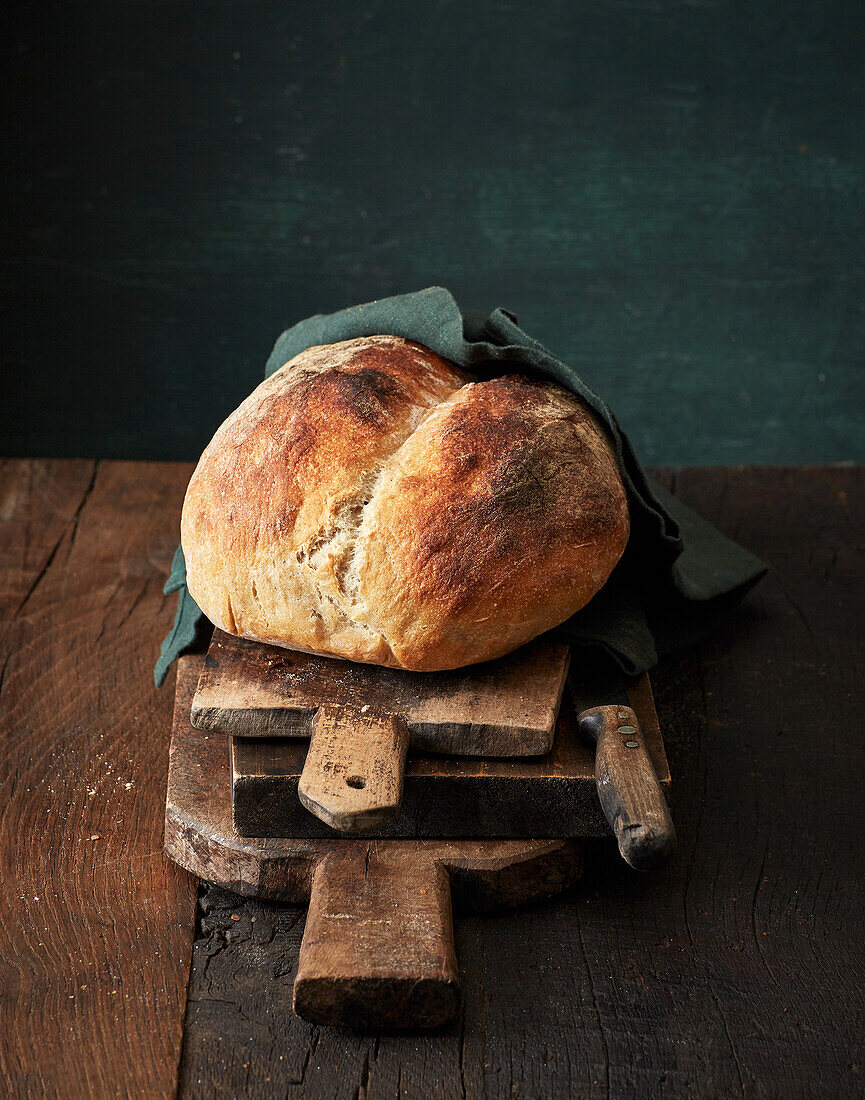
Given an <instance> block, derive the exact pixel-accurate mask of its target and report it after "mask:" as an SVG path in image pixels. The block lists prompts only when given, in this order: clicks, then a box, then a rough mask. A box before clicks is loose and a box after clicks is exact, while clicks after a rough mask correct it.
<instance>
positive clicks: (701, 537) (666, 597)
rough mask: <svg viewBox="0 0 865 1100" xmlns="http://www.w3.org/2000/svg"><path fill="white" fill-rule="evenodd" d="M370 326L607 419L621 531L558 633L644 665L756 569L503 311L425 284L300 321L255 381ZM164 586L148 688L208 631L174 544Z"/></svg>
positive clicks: (623, 661) (698, 627) (747, 583)
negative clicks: (623, 496) (601, 570)
mask: <svg viewBox="0 0 865 1100" xmlns="http://www.w3.org/2000/svg"><path fill="white" fill-rule="evenodd" d="M379 333H389V334H391V335H394V336H403V337H405V338H406V339H408V340H415V341H416V342H417V343H419V344H424V345H426V347H428V348H432V349H433V351H437V352H438V353H439V354H440V355H443V356H444V357H445V358H446V359H450V360H451V361H452V362H454V363H456V364H458V365H459V366H461V367H465V368H466V369H467V370H468V371H469V372H470V373H472V374H473V375H475V376H477V377H479V378H490V377H497V376H498V375H501V374H503V373H507V372H515V371H519V372H522V373H525V374H529V375H541V376H543V377H547V378H552V379H554V380H555V381H556V382H558V383H559V384H560V385H562V386H564V387H565V388H566V389H569V390H571V391H572V392H573V393H575V394H577V395H578V396H580V397H581V398H582V399H583V400H584V401H585V402H586V403H587V404H588V405H589V406H590V407H591V408H592V409H593V410H594V412H595V414H596V415H597V416H598V418H599V419H600V420H602V421H603V423H604V424H605V425H606V427H607V430H608V432H609V434H610V438H611V440H612V444H613V447H614V449H615V453H616V458H617V460H618V463H619V469H620V470H621V474H622V479H623V481H624V483H625V487H626V489H627V492H628V499H629V503H630V511H631V535H630V539H629V542H628V546H627V549H626V551H625V553H624V555H623V557H622V559H621V561H620V562H619V564H618V565H617V567H616V569H615V570H614V571H613V574H612V576H611V577H610V579H609V580H608V581H607V583H606V585H605V586H604V587H603V588H602V589H601V591H600V592H599V593H598V594H597V595H596V596H595V598H594V599H593V600H592V601H591V602H590V603H589V604H588V605H587V606H586V607H584V608H583V609H582V611H579V612H577V614H576V615H574V616H573V617H572V618H570V619H569V620H568V621H567V622H566V623H564V624H563V625H562V626H560V627H558V628H557V629H558V632H559V633H560V634H562V635H563V636H565V637H566V638H568V639H569V640H570V641H571V642H573V643H575V644H577V645H581V646H592V647H595V648H597V649H601V650H603V651H604V652H606V653H607V654H609V656H610V657H612V658H613V659H614V660H615V661H616V662H617V663H618V664H619V665H620V666H621V668H622V669H623V670H624V671H625V672H626V673H628V674H631V675H635V674H637V673H639V672H644V671H646V669H649V668H651V667H652V666H653V665H654V664H656V663H657V661H658V657H659V656H660V655H661V654H663V653H665V652H668V651H670V650H672V649H675V648H678V647H679V646H681V645H684V644H688V643H689V642H691V641H693V640H695V639H696V638H698V637H700V636H702V635H704V634H706V633H708V632H709V631H710V630H711V629H712V628H713V626H714V625H715V623H716V622H717V621H718V620H719V619H720V618H721V617H722V616H723V615H724V614H726V613H727V612H728V611H729V610H730V609H731V608H732V606H733V605H734V604H735V603H736V602H737V601H738V600H739V599H740V598H741V597H742V596H743V595H744V594H745V592H747V591H748V589H749V588H751V587H752V586H753V585H754V584H756V582H757V581H758V580H759V579H760V578H761V577H762V576H763V574H764V573H765V572H766V567H765V565H764V564H763V563H762V562H761V561H760V560H759V559H757V558H755V557H754V556H753V554H750V553H749V552H748V551H747V550H745V549H743V548H742V547H741V546H738V545H737V544H736V543H734V542H732V541H731V540H730V539H728V538H726V537H725V536H724V535H722V534H721V533H720V531H718V530H716V529H715V528H714V527H713V526H712V525H711V524H710V523H707V522H706V521H705V520H703V519H701V518H700V517H699V516H698V515H696V514H695V513H694V512H693V511H691V509H690V508H687V507H686V506H685V505H684V504H682V503H681V502H680V501H678V500H676V498H675V497H673V496H671V495H670V494H669V493H667V492H665V491H664V490H663V489H662V488H661V486H659V485H657V484H655V483H653V482H652V481H651V480H650V479H649V478H648V477H647V476H646V474H645V472H644V471H643V469H642V467H641V466H640V464H639V462H638V461H637V457H636V455H635V454H634V451H633V448H632V447H631V444H630V442H629V440H628V437H627V436H626V435H625V433H624V432H623V431H622V429H621V428H620V427H619V425H618V423H617V422H616V418H615V416H614V415H613V412H612V410H611V409H610V408H609V407H608V405H607V404H606V403H605V402H604V401H603V399H602V398H600V397H599V396H598V395H597V394H596V393H595V392H594V391H593V390H592V389H590V388H589V386H587V385H586V383H585V382H584V381H583V379H582V378H581V377H580V376H579V375H578V374H577V372H576V371H575V370H574V369H573V368H572V367H569V366H568V365H567V364H566V363H563V362H562V361H561V360H560V359H557V358H556V357H555V356H554V355H553V354H551V352H549V351H547V349H546V348H545V347H543V346H542V345H541V344H539V343H538V342H537V340H533V339H532V338H531V337H530V336H528V335H527V334H526V333H525V332H523V331H522V329H521V328H519V326H518V324H517V319H516V317H514V316H513V314H511V313H508V312H507V310H504V309H496V310H494V311H493V312H492V313H490V314H488V315H487V314H483V313H462V312H461V311H460V309H459V307H458V305H457V303H456V302H455V300H454V298H453V296H452V295H451V294H450V292H449V291H447V290H445V289H444V288H443V287H428V288H427V289H426V290H420V291H417V292H416V293H414V294H402V295H399V296H397V297H394V298H383V299H381V300H380V301H377V302H367V303H366V304H364V305H359V306H352V307H351V308H350V309H343V310H340V311H339V312H338V313H331V314H321V315H317V316H315V317H309V318H308V319H307V320H305V321H301V322H300V323H299V324H296V325H294V326H293V327H292V328H290V329H288V330H287V331H286V332H284V333H283V334H282V336H280V338H279V339H278V340H277V342H276V346H275V347H274V349H273V352H272V353H271V356H270V359H269V360H268V362H267V366H266V368H265V377H268V376H269V375H271V374H272V373H273V372H274V371H275V370H278V369H279V368H280V367H281V366H283V365H284V364H285V363H287V362H288V360H289V359H291V358H293V357H294V356H295V355H297V354H299V353H300V352H301V351H305V350H306V348H309V347H312V346H313V345H314V344H333V343H336V342H337V341H338V340H350V339H353V338H355V337H358V336H374V335H376V334H379ZM165 591H166V593H169V592H174V591H176V592H177V593H178V602H177V615H176V617H175V621H174V626H173V628H172V630H171V633H170V634H169V635H168V637H167V638H166V639H165V641H164V642H163V643H162V650H161V653H160V655H159V660H158V661H157V663H156V668H155V670H154V678H155V680H156V683H157V685H160V684H162V682H163V680H164V679H165V676H166V673H167V671H168V668H169V667H170V665H171V663H172V662H173V661H174V660H175V659H176V658H177V657H179V656H180V655H181V654H182V653H185V652H187V651H188V650H190V649H192V648H193V646H194V645H195V643H196V642H197V641H198V639H199V638H200V637H201V635H202V632H203V631H204V630H205V629H206V626H207V622H206V620H205V618H204V615H203V614H202V612H201V611H200V610H199V608H198V606H197V604H196V603H195V601H194V600H193V599H192V597H191V596H190V594H189V591H188V589H187V587H186V563H185V561H184V559H183V551H182V550H181V549H180V548H179V547H178V549H177V552H176V553H175V555H174V561H173V563H172V571H171V576H170V577H169V579H168V581H167V583H166V585H165Z"/></svg>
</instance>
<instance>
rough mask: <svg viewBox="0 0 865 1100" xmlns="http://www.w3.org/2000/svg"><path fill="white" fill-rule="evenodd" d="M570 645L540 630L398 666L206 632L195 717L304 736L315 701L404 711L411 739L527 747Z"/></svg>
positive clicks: (489, 752) (551, 726) (440, 747)
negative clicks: (422, 668) (454, 661)
mask: <svg viewBox="0 0 865 1100" xmlns="http://www.w3.org/2000/svg"><path fill="white" fill-rule="evenodd" d="M569 664H570V654H569V650H568V646H567V645H565V644H563V643H562V642H556V641H551V640H550V639H548V638H541V639H538V640H537V641H534V642H530V643H529V644H528V645H525V646H522V647H521V648H520V649H518V650H516V651H515V652H514V653H511V654H508V656H506V657H502V658H501V659H499V660H497V661H487V662H485V663H484V664H480V665H471V666H469V667H468V668H459V669H456V670H455V671H453V672H423V673H417V672H405V671H403V670H402V669H392V668H381V667H378V666H376V665H361V664H355V663H353V662H350V661H341V660H336V659H334V658H330V657H317V656H314V655H311V654H308V653H298V652H296V651H294V650H288V649H281V648H279V647H277V646H270V645H262V644H261V643H260V642H251V641H248V640H246V639H244V638H236V637H234V636H233V635H231V634H225V633H224V632H223V631H221V630H215V631H214V632H213V638H212V640H211V643H210V648H209V650H208V653H207V660H206V661H205V663H204V667H203V668H202V670H201V678H200V680H199V683H198V689H197V690H196V692H195V697H194V699H193V702H192V724H193V725H194V726H195V727H196V728H198V729H202V730H212V731H214V732H216V733H226V734H232V735H235V736H240V737H279V736H284V737H309V736H310V733H311V731H312V724H313V721H314V719H315V714H316V712H317V711H318V708H319V707H322V706H345V707H353V708H356V709H357V710H361V709H362V708H363V707H370V708H371V709H373V710H376V711H378V712H380V713H386V714H397V715H399V716H400V717H401V718H403V719H404V721H405V723H406V725H407V726H408V730H409V734H410V736H411V745H412V748H415V749H420V750H422V751H424V752H443V753H451V754H454V755H469V756H534V755H538V754H540V753H545V752H549V749H550V746H551V745H552V743H553V733H554V731H555V728H556V718H557V717H558V713H559V707H560V705H561V700H562V693H563V692H564V689H565V681H566V678H567V674H568V666H569Z"/></svg>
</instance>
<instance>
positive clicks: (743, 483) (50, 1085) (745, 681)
mask: <svg viewBox="0 0 865 1100" xmlns="http://www.w3.org/2000/svg"><path fill="white" fill-rule="evenodd" d="M189 473H190V467H189V466H185V465H174V464H157V463H141V464H135V463H122V462H106V463H99V464H94V463H92V462H72V461H70V462H57V461H55V462H51V461H24V460H22V461H10V462H6V463H4V464H3V465H2V470H0V519H2V524H0V554H2V601H3V616H2V665H0V670H2V671H0V687H2V697H0V707H2V723H3V737H4V741H3V760H2V777H3V786H2V803H0V805H2V826H0V829H2V835H0V853H2V876H0V895H2V914H3V916H2V921H0V987H2V1036H0V1063H2V1084H0V1092H2V1093H3V1094H4V1095H14V1096H54V1095H60V1096H76V1095H82V1096H99V1097H102V1096H105V1097H115V1096H135V1097H138V1096H148V1097H150V1096H170V1095H173V1094H175V1093H176V1092H177V1091H178V1090H179V1092H180V1093H181V1094H182V1095H184V1096H211V1095H225V1096H243V1095H251V1096H269V1095H274V1096H286V1095H287V1096H290V1097H322V1098H326V1100H333V1098H337V1097H345V1098H346V1100H349V1098H366V1100H371V1098H373V1097H375V1098H379V1097H423V1098H426V1097H430V1096H435V1097H457V1098H459V1097H465V1096H470V1097H490V1098H497V1097H502V1096H524V1097H530V1098H538V1097H553V1096H555V1097H589V1096H596V1095H597V1096H603V1095H611V1096H617V1097H632V1096H656V1095H657V1096H660V1095H664V1096H700V1097H704V1096H730V1095H735V1094H739V1093H742V1094H744V1095H747V1096H777V1097H784V1098H788V1097H797V1096H803V1097H804V1096H818V1095H819V1096H845V1097H849V1096H854V1095H863V1089H865V1085H863V1078H865V1066H863V1065H862V1051H863V1007H865V998H863V991H862V990H863V984H865V983H863V962H865V950H863V932H865V928H863V902H865V897H863V893H865V890H863V877H865V860H863V856H862V848H861V846H860V844H859V841H860V838H861V835H862V804H863V795H862V787H863V775H865V769H863V763H865V760H863V757H865V730H863V724H862V714H863V681H865V667H863V661H862V648H863V641H862V638H863V632H862V623H863V600H862V582H861V578H862V553H863V546H865V531H863V526H865V501H863V482H865V478H863V473H862V470H861V469H854V468H850V467H846V468H844V467H831V468H818V469H807V470H806V469H756V468H745V469H720V468H716V469H686V470H679V471H677V472H670V471H667V472H665V473H663V475H662V476H663V480H664V481H665V482H666V483H667V484H668V485H670V486H671V487H672V488H673V489H674V490H675V491H676V492H677V493H678V494H679V495H680V496H681V497H682V498H683V499H684V500H686V501H687V502H688V503H689V504H691V505H693V506H695V507H696V508H698V509H699V510H700V511H701V512H702V513H703V514H704V515H706V516H707V517H708V518H709V519H711V520H713V521H714V522H716V523H717V524H718V525H719V526H720V527H721V528H722V529H723V530H724V531H726V532H727V533H728V534H730V535H732V536H733V537H735V538H738V539H740V540H741V541H742V542H743V543H745V544H746V545H747V546H749V547H750V548H751V549H752V550H754V551H755V552H756V553H758V554H760V555H762V556H763V557H764V558H765V559H766V560H767V561H768V562H769V563H770V565H771V567H772V573H771V576H770V577H769V579H768V580H767V581H766V582H765V583H764V584H763V585H762V586H761V587H760V588H759V589H758V590H757V591H756V592H755V593H754V594H753V595H752V596H751V598H750V599H749V600H748V601H747V603H746V604H745V605H744V607H743V608H742V609H741V611H740V612H738V613H737V615H736V616H735V618H733V619H732V620H730V621H729V623H728V625H727V626H726V627H725V628H724V629H723V630H722V631H721V632H720V633H719V634H718V635H716V636H715V637H714V638H713V640H712V641H711V642H708V643H705V644H703V645H701V646H699V647H698V648H695V649H693V650H691V651H690V652H688V653H686V654H683V655H682V656H681V657H679V658H678V659H675V660H670V661H667V662H666V663H665V664H664V665H663V666H662V667H661V668H659V669H658V671H657V675H656V677H655V685H656V693H657V699H658V709H659V711H660V714H661V719H662V723H663V725H664V727H665V730H666V736H667V744H668V751H669V753H670V756H671V763H672V765H673V769H674V776H675V778H676V780H677V795H676V798H675V802H674V813H675V817H676V821H677V825H678V829H679V840H680V843H679V849H678V851H677V853H676V855H675V857H674V859H673V861H672V863H671V864H670V865H669V866H668V867H667V868H666V869H665V870H664V871H663V872H661V873H658V874H654V875H652V876H641V875H639V874H637V873H635V872H632V871H630V870H629V869H628V868H627V867H625V866H624V865H623V864H622V863H621V862H619V861H618V859H617V858H616V856H615V852H614V849H613V848H612V846H611V845H610V844H608V843H606V842H600V843H596V844H592V845H590V846H589V847H588V851H587V860H586V873H585V877H584V879H583V882H582V884H581V885H580V886H579V887H578V888H576V889H575V890H573V891H572V892H571V893H570V894H568V895H565V896H563V897H561V898H560V899H558V900H556V901H554V902H552V903H548V904H544V905H538V906H535V907H532V908H530V909H527V910H523V911H517V912H513V913H508V914H506V915H503V916H499V917H493V918H484V919H481V918H466V919H463V920H461V921H458V922H457V928H456V935H457V950H458V954H459V958H460V963H461V966H462V973H463V979H464V983H465V992H466V1007H465V1012H464V1016H463V1018H462V1019H461V1021H460V1023H459V1024H458V1026H456V1027H454V1028H453V1029H452V1030H450V1031H447V1032H445V1033H443V1034H440V1035H436V1036H433V1037H419V1036H408V1037H406V1036H402V1037H400V1036H390V1035H387V1036H372V1035H368V1036H364V1035H354V1034H349V1033H344V1032H339V1031H332V1030H328V1029H323V1028H316V1027H313V1026H311V1025H309V1024H307V1023H305V1022H304V1021H303V1020H300V1019H297V1018H295V1017H293V1016H292V1014H291V1011H290V1007H289V1005H290V997H291V983H292V978H293V975H294V970H295V967H296V965H297V952H298V947H299V944H300V937H301V932H302V929H303V919H304V914H303V911H301V910H297V909H290V908H279V907H277V906H274V905H266V904H262V903H259V902H255V901H245V900H243V899H241V898H239V897H235V896H233V895H230V894H227V893H224V892H222V891H218V890H213V889H208V888H207V887H206V886H202V887H199V886H198V884H197V883H196V882H195V881H193V880H191V879H190V878H189V877H188V876H187V875H186V874H185V873H183V872H182V871H180V870H179V869H178V868H176V867H174V866H173V865H172V864H170V863H168V862H167V861H166V860H165V859H164V857H163V856H162V851H161V848H162V814H163V809H164V787H165V775H166V756H167V738H168V730H169V725H170V715H171V701H172V690H173V677H172V679H171V680H170V681H169V682H168V683H167V684H166V686H165V688H164V689H163V690H162V691H157V690H155V689H154V687H153V681H152V672H151V670H152V665H153V661H154V657H155V655H156V652H157V649H158V645H159V641H160V639H161V638H162V636H163V635H164V633H165V632H166V630H167V628H168V626H169V624H170V621H171V618H172V615H173V610H174V607H173V605H174V600H173V598H172V599H170V598H167V597H164V596H163V595H162V591H161V588H162V582H163V580H164V575H165V573H166V569H167V567H168V563H169V559H170V556H171V552H172V551H173V549H174V546H175V543H176V541H177V529H178V514H179V509H180V503H181V499H182V495H183V490H184V487H185V484H186V481H187V478H188V476H189Z"/></svg>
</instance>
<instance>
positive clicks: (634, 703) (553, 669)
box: [165, 630, 674, 1028]
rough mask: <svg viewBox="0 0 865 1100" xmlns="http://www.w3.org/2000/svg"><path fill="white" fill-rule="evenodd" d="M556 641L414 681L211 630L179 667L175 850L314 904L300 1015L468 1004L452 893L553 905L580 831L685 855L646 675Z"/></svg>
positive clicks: (278, 895)
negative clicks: (582, 656)
mask: <svg viewBox="0 0 865 1100" xmlns="http://www.w3.org/2000/svg"><path fill="white" fill-rule="evenodd" d="M569 657H570V655H569V650H568V647H567V646H566V645H564V644H562V643H559V642H555V641H550V640H549V639H548V638H541V639H538V640H536V641H535V642H533V643H531V644H529V645H527V646H524V647H523V648H522V649H520V650H517V651H516V652H515V653H513V654H510V655H509V656H508V657H505V658H502V659H500V660H498V661H494V662H489V663H488V664H485V665H478V666H473V667H469V668H464V669H460V670H457V671H455V672H442V673H412V672H404V671H395V670H391V669H384V668H379V667H374V666H366V665H357V664H352V663H350V662H344V661H338V660H333V659H329V658H324V657H316V656H311V655H308V654H303V653H298V652H294V651H290V650H285V649H278V648H275V647H272V646H267V645H263V644H261V643H258V642H251V641H244V640H242V639H238V638H235V637H232V636H230V635H227V634H224V633H222V632H221V631H219V630H217V631H215V632H214V635H213V638H212V640H211V643H210V648H209V650H208V652H207V655H206V656H205V657H203V658H202V657H201V656H200V655H199V656H187V657H183V658H181V660H180V662H179V668H178V678H177V694H176V703H175V713H174V725H173V731H172V743H171V762H170V770H169V786H168V802H167V812H166V832H165V846H166V851H167V852H168V854H169V855H170V856H171V857H172V858H173V859H175V860H176V861H177V862H178V863H180V864H181V865H182V866H184V867H186V868H187V869H188V870H190V871H192V872H193V873H195V874H197V875H199V876H200V877H202V878H205V879H207V880H209V881H211V882H215V883H218V884H219V885H222V886H225V887H227V888H229V889H232V890H236V891H238V892H240V893H243V894H247V895H255V896H259V897H263V898H270V899H274V900H280V901H285V902H291V903H300V904H303V903H308V905H309V912H308V915H307V921H306V927H305V931H304V937H303V943H302V946H301V954H300V964H299V969H298V974H297V978H296V980H295V988H294V1004H295V1009H296V1011H297V1012H298V1013H299V1014H300V1015H302V1016H304V1017H306V1018H307V1019H310V1020H313V1021H315V1022H319V1023H327V1024H338V1025H345V1026H354V1027H399V1028H413V1027H437V1026H440V1025H442V1024H443V1023H445V1022H447V1021H448V1020H450V1019H451V1018H453V1016H454V1015H455V1014H456V1013H457V1011H458V1009H459V1003H460V991H459V974H458V970H457V965H456V959H455V955H454V947H453V932H452V912H451V906H452V902H457V903H459V904H460V906H461V907H462V908H463V909H470V910H474V911H483V910H485V909H490V908H496V907H501V906H510V905H517V904H520V903H521V902H524V901H527V900H529V899H530V898H538V897H544V896H549V895H551V894H554V893H556V892H558V891H560V890H562V889H564V888H565V887H566V886H568V885H569V884H570V883H572V882H573V881H574V880H575V879H576V878H577V877H578V875H579V870H580V854H581V844H580V840H581V838H585V837H593V836H604V835H608V834H609V833H610V832H611V831H612V832H613V833H614V834H615V835H616V837H617V839H618V842H619V849H620V851H621V853H622V855H623V856H624V858H625V859H627V861H628V862H629V863H631V864H632V865H633V866H636V867H640V868H643V869H649V868H650V867H652V866H654V865H655V864H657V863H658V862H660V861H661V860H662V859H663V858H664V857H665V856H666V855H667V854H668V853H669V851H670V849H671V847H672V845H673V843H674V832H673V827H672V823H671V821H670V817H669V813H668V811H667V807H666V802H665V798H664V794H663V789H664V788H665V787H667V786H668V785H669V781H670V776H669V770H668V767H667V761H666V757H665V754H664V747H663V742H662V738H661V734H660V730H659V727H658V721H657V716H656V714H655V708H654V704H653V700H652V693H651V687H650V685H649V680H648V677H646V676H643V677H641V678H639V679H637V680H635V681H633V682H631V683H629V684H625V683H624V682H622V681H621V679H619V678H617V677H615V676H613V675H612V674H610V673H605V674H603V675H601V674H599V673H598V671H597V670H594V671H593V673H592V676H591V679H590V680H589V681H588V682H587V680H586V677H585V676H581V675H578V674H577V673H576V672H575V671H574V670H572V671H571V673H570V676H569Z"/></svg>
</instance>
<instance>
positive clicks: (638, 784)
mask: <svg viewBox="0 0 865 1100" xmlns="http://www.w3.org/2000/svg"><path fill="white" fill-rule="evenodd" d="M580 731H581V733H582V734H583V735H584V736H586V737H588V738H590V739H591V740H592V741H595V742H597V749H596V751H595V780H596V782H597V785H598V797H599V798H600V801H601V807H602V809H603V811H604V816H605V817H606V819H607V821H608V822H609V823H610V828H611V829H612V830H613V832H614V833H615V836H616V840H618V842H619V851H620V852H621V853H622V858H623V859H624V860H625V862H626V863H628V864H630V866H631V867H635V868H636V869H637V870H638V871H650V870H652V868H654V867H658V866H660V864H662V863H663V862H664V861H665V860H666V859H667V858H668V856H669V855H670V853H671V852H672V851H673V848H674V847H675V846H676V830H675V828H674V826H673V820H672V818H671V817H670V811H669V809H668V808H667V803H666V801H665V799H664V793H663V791H662V790H661V786H660V784H659V783H658V778H657V776H656V775H655V769H654V767H653V766H652V761H651V759H650V757H649V754H648V752H647V751H646V746H645V742H644V740H643V734H642V730H641V729H640V723H639V722H638V720H637V716H636V714H635V713H634V712H633V710H631V708H630V707H618V706H616V707H614V706H607V707H593V708H592V709H591V710H584V711H583V712H582V713H581V714H580Z"/></svg>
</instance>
